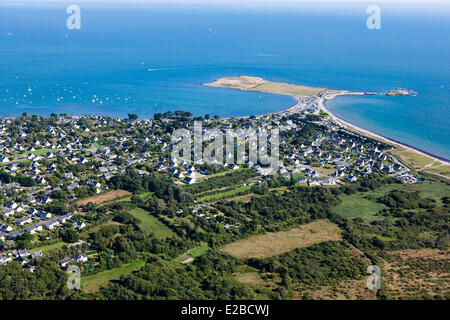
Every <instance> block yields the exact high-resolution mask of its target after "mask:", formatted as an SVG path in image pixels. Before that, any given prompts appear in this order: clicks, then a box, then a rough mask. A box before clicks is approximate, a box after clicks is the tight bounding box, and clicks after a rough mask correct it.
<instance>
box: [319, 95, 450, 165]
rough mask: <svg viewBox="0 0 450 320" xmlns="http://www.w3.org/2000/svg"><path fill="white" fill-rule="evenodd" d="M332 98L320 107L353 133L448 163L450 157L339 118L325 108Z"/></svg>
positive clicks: (449, 162)
mask: <svg viewBox="0 0 450 320" xmlns="http://www.w3.org/2000/svg"><path fill="white" fill-rule="evenodd" d="M333 98H334V97H333ZM333 98H330V99H324V101H323V102H322V103H321V109H322V110H323V111H324V112H326V113H328V114H329V115H330V117H332V118H333V119H334V120H336V121H337V122H339V123H340V124H341V125H343V126H344V127H346V128H347V129H348V130H350V131H353V132H355V133H358V134H360V135H363V136H365V137H369V138H372V139H376V140H379V141H381V142H384V143H388V144H391V145H393V146H394V147H402V148H406V149H408V150H411V151H413V152H416V153H419V154H421V155H423V156H426V157H429V158H432V159H433V160H436V161H439V162H441V163H442V164H450V159H446V158H444V157H440V156H438V155H435V154H432V153H429V152H427V151H425V150H421V149H419V148H417V147H413V146H411V145H408V144H406V143H404V142H401V141H397V140H394V139H392V138H388V137H386V136H383V135H381V134H378V133H375V132H372V131H369V130H367V129H363V128H361V127H358V126H357V125H355V124H353V123H351V122H349V121H347V120H344V119H342V118H339V117H338V116H337V115H335V114H334V113H332V112H331V111H330V110H329V109H327V107H326V101H327V100H331V99H333Z"/></svg>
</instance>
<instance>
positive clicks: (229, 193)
mask: <svg viewBox="0 0 450 320" xmlns="http://www.w3.org/2000/svg"><path fill="white" fill-rule="evenodd" d="M252 187H253V185H250V186H240V187H237V188H236V189H233V190H229V191H225V192H219V193H214V194H210V195H207V196H204V197H201V198H198V199H197V200H198V201H210V200H216V199H220V198H223V197H228V196H232V195H234V194H237V193H239V192H242V191H247V190H250V189H251V188H252Z"/></svg>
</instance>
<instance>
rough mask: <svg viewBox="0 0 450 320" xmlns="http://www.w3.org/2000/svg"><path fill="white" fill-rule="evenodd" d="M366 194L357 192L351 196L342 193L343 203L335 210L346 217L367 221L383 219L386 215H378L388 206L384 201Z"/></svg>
mask: <svg viewBox="0 0 450 320" xmlns="http://www.w3.org/2000/svg"><path fill="white" fill-rule="evenodd" d="M365 196H366V195H365V194H364V193H356V194H352V195H350V196H348V195H345V194H343V195H340V196H339V199H340V200H341V203H340V204H339V205H338V206H337V207H335V208H334V209H333V211H334V212H335V213H337V214H338V215H340V216H341V217H343V218H346V219H354V218H361V219H363V220H364V221H365V222H372V221H375V220H380V219H383V218H384V217H383V216H381V215H377V213H378V212H379V211H380V210H382V209H384V208H387V207H386V206H385V205H384V204H382V203H378V202H376V201H374V200H369V199H367V198H365Z"/></svg>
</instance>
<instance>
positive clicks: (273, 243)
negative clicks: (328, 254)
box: [221, 219, 341, 259]
mask: <svg viewBox="0 0 450 320" xmlns="http://www.w3.org/2000/svg"><path fill="white" fill-rule="evenodd" d="M340 232H341V230H340V229H339V228H338V227H337V226H336V225H335V224H334V223H331V222H330V221H328V220H325V219H324V220H317V221H314V222H311V223H308V224H305V225H302V226H300V227H298V228H293V229H291V230H289V231H280V232H268V233H265V234H261V235H256V236H252V237H250V238H247V239H243V240H238V241H236V242H233V243H230V244H228V245H226V246H224V247H222V248H221V250H222V251H223V252H226V253H229V254H231V255H233V256H235V257H237V258H240V259H243V258H266V257H272V256H276V255H279V254H282V253H286V252H289V251H292V250H294V249H296V248H302V247H309V246H311V245H313V244H317V243H320V242H324V241H331V240H335V241H337V240H341V236H340Z"/></svg>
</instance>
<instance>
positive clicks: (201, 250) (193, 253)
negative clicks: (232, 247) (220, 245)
mask: <svg viewBox="0 0 450 320" xmlns="http://www.w3.org/2000/svg"><path fill="white" fill-rule="evenodd" d="M209 249H210V248H209V246H208V245H207V244H204V245H201V246H198V247H195V248H192V249H190V250H188V251H187V252H185V253H183V254H182V255H180V256H178V257H176V258H175V259H174V261H175V262H182V261H184V260H186V259H189V258H198V257H200V256H201V255H203V254H205V253H206V252H207V251H208V250H209Z"/></svg>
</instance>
